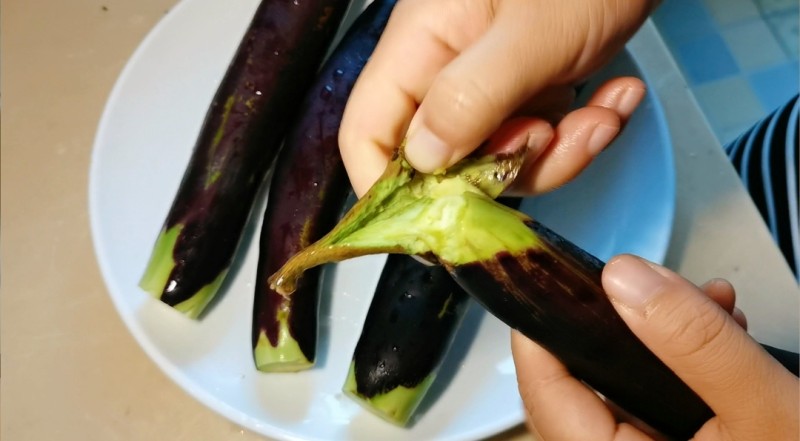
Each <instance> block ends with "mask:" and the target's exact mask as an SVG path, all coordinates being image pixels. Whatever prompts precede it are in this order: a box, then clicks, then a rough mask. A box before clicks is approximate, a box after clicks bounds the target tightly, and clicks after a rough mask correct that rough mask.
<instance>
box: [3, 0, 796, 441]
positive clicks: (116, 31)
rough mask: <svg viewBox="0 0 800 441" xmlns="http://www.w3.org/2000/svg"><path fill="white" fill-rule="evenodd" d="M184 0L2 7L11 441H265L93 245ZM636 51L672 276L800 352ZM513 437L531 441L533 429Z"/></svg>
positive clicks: (750, 219)
mask: <svg viewBox="0 0 800 441" xmlns="http://www.w3.org/2000/svg"><path fill="white" fill-rule="evenodd" d="M175 3H176V1H175V0H138V1H125V0H102V1H101V0H73V1H69V2H66V1H60V0H4V1H3V2H2V8H3V14H2V29H3V39H2V47H1V48H0V50H1V51H2V55H3V63H2V75H1V76H0V78H2V125H3V130H2V162H1V165H2V224H1V226H2V234H1V236H0V237H1V238H2V244H1V245H2V270H1V271H2V272H1V274H2V319H1V320H0V325H1V326H2V328H1V330H0V336H1V337H2V343H1V344H2V346H1V347H0V348H1V353H2V373H1V376H0V379H1V381H2V386H1V387H2V417H0V422H1V423H2V432H0V435H2V436H1V437H2V438H3V439H4V440H7V441H13V440H26V441H27V440H51V439H58V440H104V441H110V440H117V439H124V440H153V439H170V440H181V439H185V440H196V439H211V440H215V439H236V440H261V439H264V438H263V437H261V436H260V435H257V434H255V433H251V432H249V431H246V430H244V429H242V428H241V427H238V426H237V425H235V424H233V423H231V422H229V421H228V420H226V419H224V418H223V417H221V416H219V415H217V414H216V413H214V412H212V411H211V410H209V409H207V408H206V407H204V406H203V405H202V404H200V403H199V402H197V401H195V400H194V399H193V398H191V397H190V396H189V395H187V394H186V393H185V392H184V391H183V390H181V389H180V388H179V387H178V386H176V385H175V384H173V383H172V382H171V381H170V380H169V379H168V378H167V377H166V376H165V375H164V374H163V373H162V372H161V371H160V370H159V368H158V367H157V366H156V365H155V364H154V363H153V362H152V361H151V360H150V359H149V358H148V357H147V356H146V355H145V353H144V352H143V351H142V349H141V348H140V347H139V346H138V344H137V343H136V342H135V341H134V339H133V338H132V337H131V335H130V334H129V332H128V331H127V329H126V328H125V327H124V325H123V323H122V321H121V320H120V317H119V315H118V314H117V313H116V311H115V310H114V307H113V305H112V302H111V300H110V298H109V295H108V292H107V289H106V286H105V284H104V282H103V279H102V277H101V274H100V271H99V269H98V265H97V260H96V257H95V254H94V251H93V247H92V237H91V232H90V225H89V216H88V193H87V189H88V176H89V175H88V172H89V163H90V156H91V151H92V143H93V140H94V137H95V132H96V129H97V125H98V121H99V119H100V116H101V113H102V111H103V106H104V104H105V102H106V100H107V98H108V96H109V92H110V90H111V88H112V86H113V84H114V82H115V80H116V79H117V77H118V75H119V74H120V71H121V69H122V68H123V66H124V65H125V62H126V61H127V60H128V58H129V57H130V55H131V53H132V52H133V50H134V49H135V48H136V46H137V45H138V44H139V43H140V42H141V40H142V39H143V38H144V36H145V35H146V34H147V32H148V31H149V30H150V29H151V28H152V27H153V26H154V25H155V24H156V23H157V22H158V20H159V19H160V18H162V17H163V16H164V15H165V14H168V13H169V10H170V8H171V7H173V6H174V4H175ZM637 45H638V49H637ZM645 48H646V50H645ZM632 49H633V50H635V51H638V52H637V53H638V54H640V56H641V57H643V58H647V57H652V61H653V63H656V64H658V63H661V64H664V68H663V69H659V70H658V72H656V74H655V75H654V76H653V78H652V80H653V85H652V86H651V87H653V86H655V87H654V91H655V93H659V94H660V96H659V98H660V99H661V100H662V104H663V106H664V111H665V115H666V118H667V121H668V122H669V123H670V128H671V134H672V137H673V141H674V149H675V151H674V153H675V162H676V164H675V166H676V174H677V201H676V217H675V221H674V227H673V235H672V239H671V242H670V246H669V251H668V255H667V258H666V262H665V263H666V265H667V266H668V267H670V268H673V269H675V270H677V271H679V272H680V273H682V274H683V275H684V276H686V277H687V278H689V279H690V280H692V281H694V282H697V283H702V282H703V281H705V280H707V279H709V278H712V277H725V278H727V279H729V280H730V281H732V282H733V284H734V285H735V286H736V288H737V292H738V294H739V305H740V307H741V308H742V309H744V311H745V312H746V313H748V316H749V319H750V325H751V331H752V333H753V334H754V335H755V336H756V337H757V338H758V339H760V340H761V341H763V342H764V343H769V344H773V345H776V346H781V347H789V348H790V349H791V348H794V349H795V350H797V348H796V346H797V310H798V301H797V299H800V290H798V285H797V282H796V281H795V279H794V277H793V275H792V274H791V272H790V270H789V268H788V266H787V265H786V263H785V262H784V260H783V259H782V257H781V255H780V253H779V251H778V249H777V248H776V247H775V246H774V244H773V242H772V240H771V238H770V236H769V233H768V230H767V229H766V227H765V226H764V224H763V221H762V220H761V218H760V216H759V214H758V212H757V211H756V209H755V207H754V206H753V204H752V202H751V201H750V199H749V197H748V195H747V194H746V193H745V191H744V189H743V187H742V186H741V184H740V182H739V180H738V177H737V176H736V174H735V172H734V170H733V169H732V168H731V167H730V165H729V163H728V162H727V160H726V158H725V157H724V155H723V154H722V151H721V149H720V148H719V144H718V142H717V140H716V138H715V137H714V136H713V134H712V133H711V131H710V130H709V128H708V125H707V124H706V123H705V122H704V118H703V116H702V114H701V113H700V111H699V108H698V106H697V104H696V103H695V102H694V100H693V99H692V97H691V95H690V94H689V93H688V92H687V90H686V85H685V82H684V80H683V78H682V77H681V76H680V74H679V73H678V70H677V69H675V68H674V66H673V65H670V63H671V59H670V58H669V57H668V55H666V54H667V52H666V49H665V48H664V46H663V44H661V42H660V39H659V38H658V35H657V33H656V32H655V30H654V28H653V27H651V26H649V25H648V26H647V27H646V30H645V35H643V36H642V37H641V38H637V39H636V40H635V41H634V42H633V43H632ZM665 63H666V64H665ZM772 293H782V294H781V296H777V295H772ZM786 298H789V299H791V300H790V301H789V302H788V303H790V304H789V305H787V304H786V303H787V302H786V301H785V299H786ZM781 299H783V300H781ZM751 311H752V312H751ZM772 323H780V324H781V326H780V327H776V326H772ZM787 323H788V324H789V326H788V327H787V326H786V324H787ZM792 325H793V326H792ZM497 439H498V440H500V439H502V440H524V439H531V437H530V435H528V434H526V433H525V431H524V429H523V428H522V427H518V428H515V429H513V430H511V431H510V432H508V433H504V434H500V435H498V436H497Z"/></svg>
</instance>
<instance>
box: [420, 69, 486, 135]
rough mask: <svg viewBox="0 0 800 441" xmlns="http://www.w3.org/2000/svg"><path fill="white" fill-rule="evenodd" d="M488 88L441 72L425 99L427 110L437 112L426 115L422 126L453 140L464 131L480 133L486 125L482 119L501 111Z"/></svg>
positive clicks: (477, 81) (472, 79) (470, 80)
mask: <svg viewBox="0 0 800 441" xmlns="http://www.w3.org/2000/svg"><path fill="white" fill-rule="evenodd" d="M488 88H489V85H488V84H486V83H483V82H480V81H479V80H477V79H476V78H472V77H469V76H461V75H455V74H454V73H448V72H442V73H441V74H440V75H439V77H438V78H437V79H436V83H435V84H434V86H433V87H432V88H431V90H430V91H429V94H428V96H426V100H427V101H428V103H429V105H430V106H431V108H432V109H437V111H434V112H429V113H427V114H426V121H425V122H426V124H427V125H428V126H429V127H430V128H431V130H433V131H434V132H436V133H442V134H444V135H445V136H448V135H449V136H448V137H452V138H456V139H458V136H459V133H461V132H463V131H465V129H469V131H471V132H473V131H475V130H476V129H478V131H483V129H484V127H483V126H485V125H486V123H487V122H488V118H484V117H485V116H488V117H491V116H492V115H499V114H500V112H501V106H500V105H499V103H498V99H497V94H494V93H492V92H490V91H489V90H488Z"/></svg>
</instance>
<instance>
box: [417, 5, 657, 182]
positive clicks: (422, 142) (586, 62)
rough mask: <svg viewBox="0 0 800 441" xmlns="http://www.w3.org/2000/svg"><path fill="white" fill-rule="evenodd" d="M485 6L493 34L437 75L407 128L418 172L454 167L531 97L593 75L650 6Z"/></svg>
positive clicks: (478, 41)
mask: <svg viewBox="0 0 800 441" xmlns="http://www.w3.org/2000/svg"><path fill="white" fill-rule="evenodd" d="M488 3H491V4H492V5H493V7H492V8H491V9H492V12H493V15H492V18H491V23H490V25H489V26H488V29H486V31H485V33H483V34H482V35H481V36H480V38H477V39H476V40H475V41H474V42H473V43H472V44H471V45H469V46H467V47H465V48H464V49H463V50H462V51H460V52H459V53H458V54H457V56H456V57H455V58H453V60H452V61H451V62H449V63H448V64H447V65H446V66H444V67H443V68H442V69H441V70H440V71H439V72H438V74H437V75H436V76H435V78H434V79H433V80H432V82H431V83H430V87H429V88H428V90H427V92H426V94H425V96H424V98H423V99H422V100H421V103H420V105H419V108H418V109H417V112H416V114H415V115H414V117H413V118H412V120H411V122H410V124H409V126H408V131H407V134H408V136H407V140H406V147H405V153H406V157H407V158H408V160H409V162H411V164H412V165H413V166H414V167H415V168H417V169H418V170H420V171H423V172H432V171H434V170H436V169H439V168H445V167H448V166H450V165H452V164H454V163H455V162H457V161H458V160H460V159H461V158H463V157H464V156H466V155H467V154H469V153H470V152H472V151H473V150H475V148H477V147H478V145H480V144H481V143H482V142H483V141H484V140H486V139H487V138H488V137H489V135H491V134H492V133H493V132H494V131H495V130H496V129H497V128H498V127H500V125H501V123H502V122H503V121H504V120H506V119H507V118H508V117H509V116H511V115H512V114H513V113H514V112H515V111H517V110H518V109H519V108H520V107H521V106H522V105H523V104H525V103H528V102H529V100H531V99H532V98H535V97H538V96H540V94H542V93H544V92H545V91H546V90H547V89H549V88H554V89H559V88H560V89H563V88H566V87H571V86H572V85H573V84H574V83H575V82H577V81H578V80H580V79H583V78H585V77H586V76H587V75H589V74H590V73H591V72H594V71H595V70H596V69H597V68H599V67H600V66H602V65H603V64H605V62H607V61H608V60H610V59H611V58H612V57H613V56H614V55H615V54H616V53H617V52H619V50H620V49H622V47H623V46H624V43H625V41H627V38H628V37H629V36H630V35H632V34H633V32H634V31H635V30H636V29H637V28H638V27H639V25H640V24H641V23H642V22H643V21H644V19H645V18H646V17H647V13H648V11H649V10H650V7H651V6H652V2H622V3H624V7H623V6H621V2H615V1H598V2H586V1H583V0H577V1H576V0H573V1H566V0H562V1H558V2H532V1H529V0H503V1H497V2H488ZM445 23H447V22H445ZM451 24H452V23H451ZM453 25H455V26H457V24H453ZM448 32H449V33H453V32H455V31H454V30H453V29H449V30H448Z"/></svg>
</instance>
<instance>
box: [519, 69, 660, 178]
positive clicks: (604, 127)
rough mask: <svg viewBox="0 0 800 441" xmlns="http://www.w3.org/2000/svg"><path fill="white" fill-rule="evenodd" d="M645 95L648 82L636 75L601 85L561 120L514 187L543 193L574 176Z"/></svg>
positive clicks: (609, 138)
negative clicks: (585, 103)
mask: <svg viewBox="0 0 800 441" xmlns="http://www.w3.org/2000/svg"><path fill="white" fill-rule="evenodd" d="M644 95H645V86H644V83H643V82H642V81H641V80H639V79H638V78H634V77H620V78H614V79H612V80H609V81H607V82H606V83H604V84H603V85H601V86H600V87H599V88H598V89H597V90H596V91H595V92H594V94H593V95H592V97H591V99H590V100H589V101H588V102H587V105H586V107H582V108H579V109H576V110H574V111H572V112H570V113H569V114H567V115H566V116H565V117H564V119H562V120H561V122H560V123H559V124H558V126H557V127H556V131H555V136H554V138H553V141H552V142H551V145H550V146H549V147H548V148H547V151H546V152H545V153H544V154H542V155H541V156H540V157H539V158H538V159H537V160H536V161H535V162H529V163H528V164H526V166H525V168H524V170H523V171H522V172H521V173H520V177H519V178H518V179H517V181H515V183H514V188H513V191H514V192H518V193H523V194H529V193H533V194H535V193H543V192H546V191H549V190H552V189H554V188H557V187H559V186H561V185H564V184H565V183H567V182H569V181H570V180H572V179H573V178H574V177H575V176H577V175H578V174H579V173H580V172H581V171H583V170H584V169H585V168H586V167H587V166H588V165H589V164H590V163H591V162H592V161H593V160H594V158H595V157H596V156H597V155H598V154H600V152H602V151H603V150H604V149H605V148H606V147H607V146H608V144H609V143H611V142H612V141H613V140H614V139H615V138H616V136H617V135H618V134H619V132H620V130H621V129H622V127H623V126H624V124H625V123H626V122H627V121H628V120H629V119H630V117H631V115H632V114H633V112H634V110H635V109H636V107H637V106H638V105H639V103H640V102H641V101H642V99H643V98H644Z"/></svg>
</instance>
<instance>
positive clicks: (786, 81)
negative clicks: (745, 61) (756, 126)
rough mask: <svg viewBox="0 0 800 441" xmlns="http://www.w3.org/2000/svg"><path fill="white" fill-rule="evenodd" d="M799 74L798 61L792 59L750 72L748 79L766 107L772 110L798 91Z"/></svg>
mask: <svg viewBox="0 0 800 441" xmlns="http://www.w3.org/2000/svg"><path fill="white" fill-rule="evenodd" d="M798 74H800V71H799V70H798V66H797V62H796V61H790V62H787V63H783V64H780V65H778V66H775V67H771V68H768V69H764V70H761V71H758V72H755V73H752V74H749V75H748V80H749V82H750V86H751V87H752V88H753V91H754V92H755V94H756V96H758V99H759V100H760V101H761V104H762V105H763V106H764V108H765V109H767V110H768V111H772V110H773V109H775V108H777V107H778V106H780V105H781V104H783V103H785V102H786V100H788V99H789V98H791V97H792V96H793V95H794V94H796V93H797V91H798Z"/></svg>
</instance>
